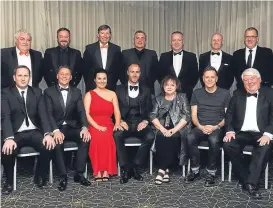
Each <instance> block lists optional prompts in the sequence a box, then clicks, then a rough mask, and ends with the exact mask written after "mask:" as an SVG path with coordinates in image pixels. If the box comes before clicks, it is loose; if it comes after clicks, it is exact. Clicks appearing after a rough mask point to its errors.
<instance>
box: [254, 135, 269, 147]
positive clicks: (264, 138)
mask: <svg viewBox="0 0 273 208" xmlns="http://www.w3.org/2000/svg"><path fill="white" fill-rule="evenodd" d="M257 142H260V144H259V145H260V146H264V145H266V144H269V143H270V138H269V137H268V136H262V137H261V138H260V139H258V140H257Z"/></svg>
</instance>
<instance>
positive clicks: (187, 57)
mask: <svg viewBox="0 0 273 208" xmlns="http://www.w3.org/2000/svg"><path fill="white" fill-rule="evenodd" d="M183 38H184V36H183V33H181V32H179V31H175V32H173V33H172V35H171V48H172V50H171V51H169V52H166V53H162V54H161V56H160V59H159V65H158V72H157V75H158V77H157V78H158V81H159V82H161V81H162V79H163V78H164V77H165V76H166V75H174V76H176V77H177V78H178V79H179V80H180V82H181V87H182V92H183V93H186V95H187V98H188V100H191V95H192V91H193V88H194V87H195V85H196V83H197V81H198V78H199V74H198V64H197V59H196V55H195V54H194V53H191V52H188V51H185V50H183V46H184V42H183Z"/></svg>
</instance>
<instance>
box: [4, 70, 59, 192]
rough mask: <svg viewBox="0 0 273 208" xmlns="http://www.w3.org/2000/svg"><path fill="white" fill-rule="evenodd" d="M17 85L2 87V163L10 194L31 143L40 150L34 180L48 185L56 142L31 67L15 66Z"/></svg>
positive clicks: (5, 190)
mask: <svg viewBox="0 0 273 208" xmlns="http://www.w3.org/2000/svg"><path fill="white" fill-rule="evenodd" d="M13 79H14V81H15V85H14V86H12V87H8V88H4V89H3V90H2V100H1V104H2V108H1V113H2V119H1V121H2V131H3V141H4V142H3V144H2V164H3V166H4V172H5V175H6V177H7V180H6V181H5V183H4V185H3V187H2V194H10V193H11V192H12V185H13V167H14V163H15V157H16V154H17V153H18V151H19V150H20V149H21V148H22V147H24V146H31V147H33V148H34V149H35V150H36V151H38V152H40V157H39V161H38V164H37V169H36V173H35V177H34V182H35V183H36V184H37V185H38V187H39V188H42V187H43V186H46V178H47V177H46V176H47V173H48V170H49V162H50V159H51V154H50V152H51V150H52V149H54V147H55V142H54V140H53V138H52V137H51V136H50V134H51V126H50V123H49V120H48V116H47V114H46V106H45V103H44V98H43V96H42V90H41V89H39V88H34V87H31V86H28V83H29V80H30V70H29V68H28V67H27V66H23V65H19V66H17V67H16V68H15V71H14V75H13Z"/></svg>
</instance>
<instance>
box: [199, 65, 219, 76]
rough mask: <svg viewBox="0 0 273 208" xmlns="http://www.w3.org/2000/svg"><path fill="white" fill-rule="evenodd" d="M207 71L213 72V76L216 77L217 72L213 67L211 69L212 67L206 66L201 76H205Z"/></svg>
mask: <svg viewBox="0 0 273 208" xmlns="http://www.w3.org/2000/svg"><path fill="white" fill-rule="evenodd" d="M207 71H214V72H215V74H216V76H218V72H217V70H216V69H215V68H214V67H212V66H207V67H206V68H205V69H204V71H203V76H204V74H205V73H206V72H207Z"/></svg>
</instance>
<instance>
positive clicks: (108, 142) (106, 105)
mask: <svg viewBox="0 0 273 208" xmlns="http://www.w3.org/2000/svg"><path fill="white" fill-rule="evenodd" d="M90 95H91V104H90V110H89V114H90V116H91V117H92V118H93V120H94V121H95V122H96V123H97V124H98V125H100V126H104V127H106V128H107V130H106V131H104V132H103V131H99V130H97V129H96V128H94V127H93V126H91V125H90V126H89V132H90V134H91V142H90V147H89V157H90V160H91V164H92V168H93V175H97V174H98V171H107V172H108V174H109V175H116V174H117V163H116V145H115V140H114V138H113V128H114V125H113V122H112V118H111V117H112V115H113V112H114V106H113V104H112V102H110V101H107V100H105V99H104V98H102V97H100V96H99V95H98V94H97V93H96V92H95V91H93V90H91V91H90Z"/></svg>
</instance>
